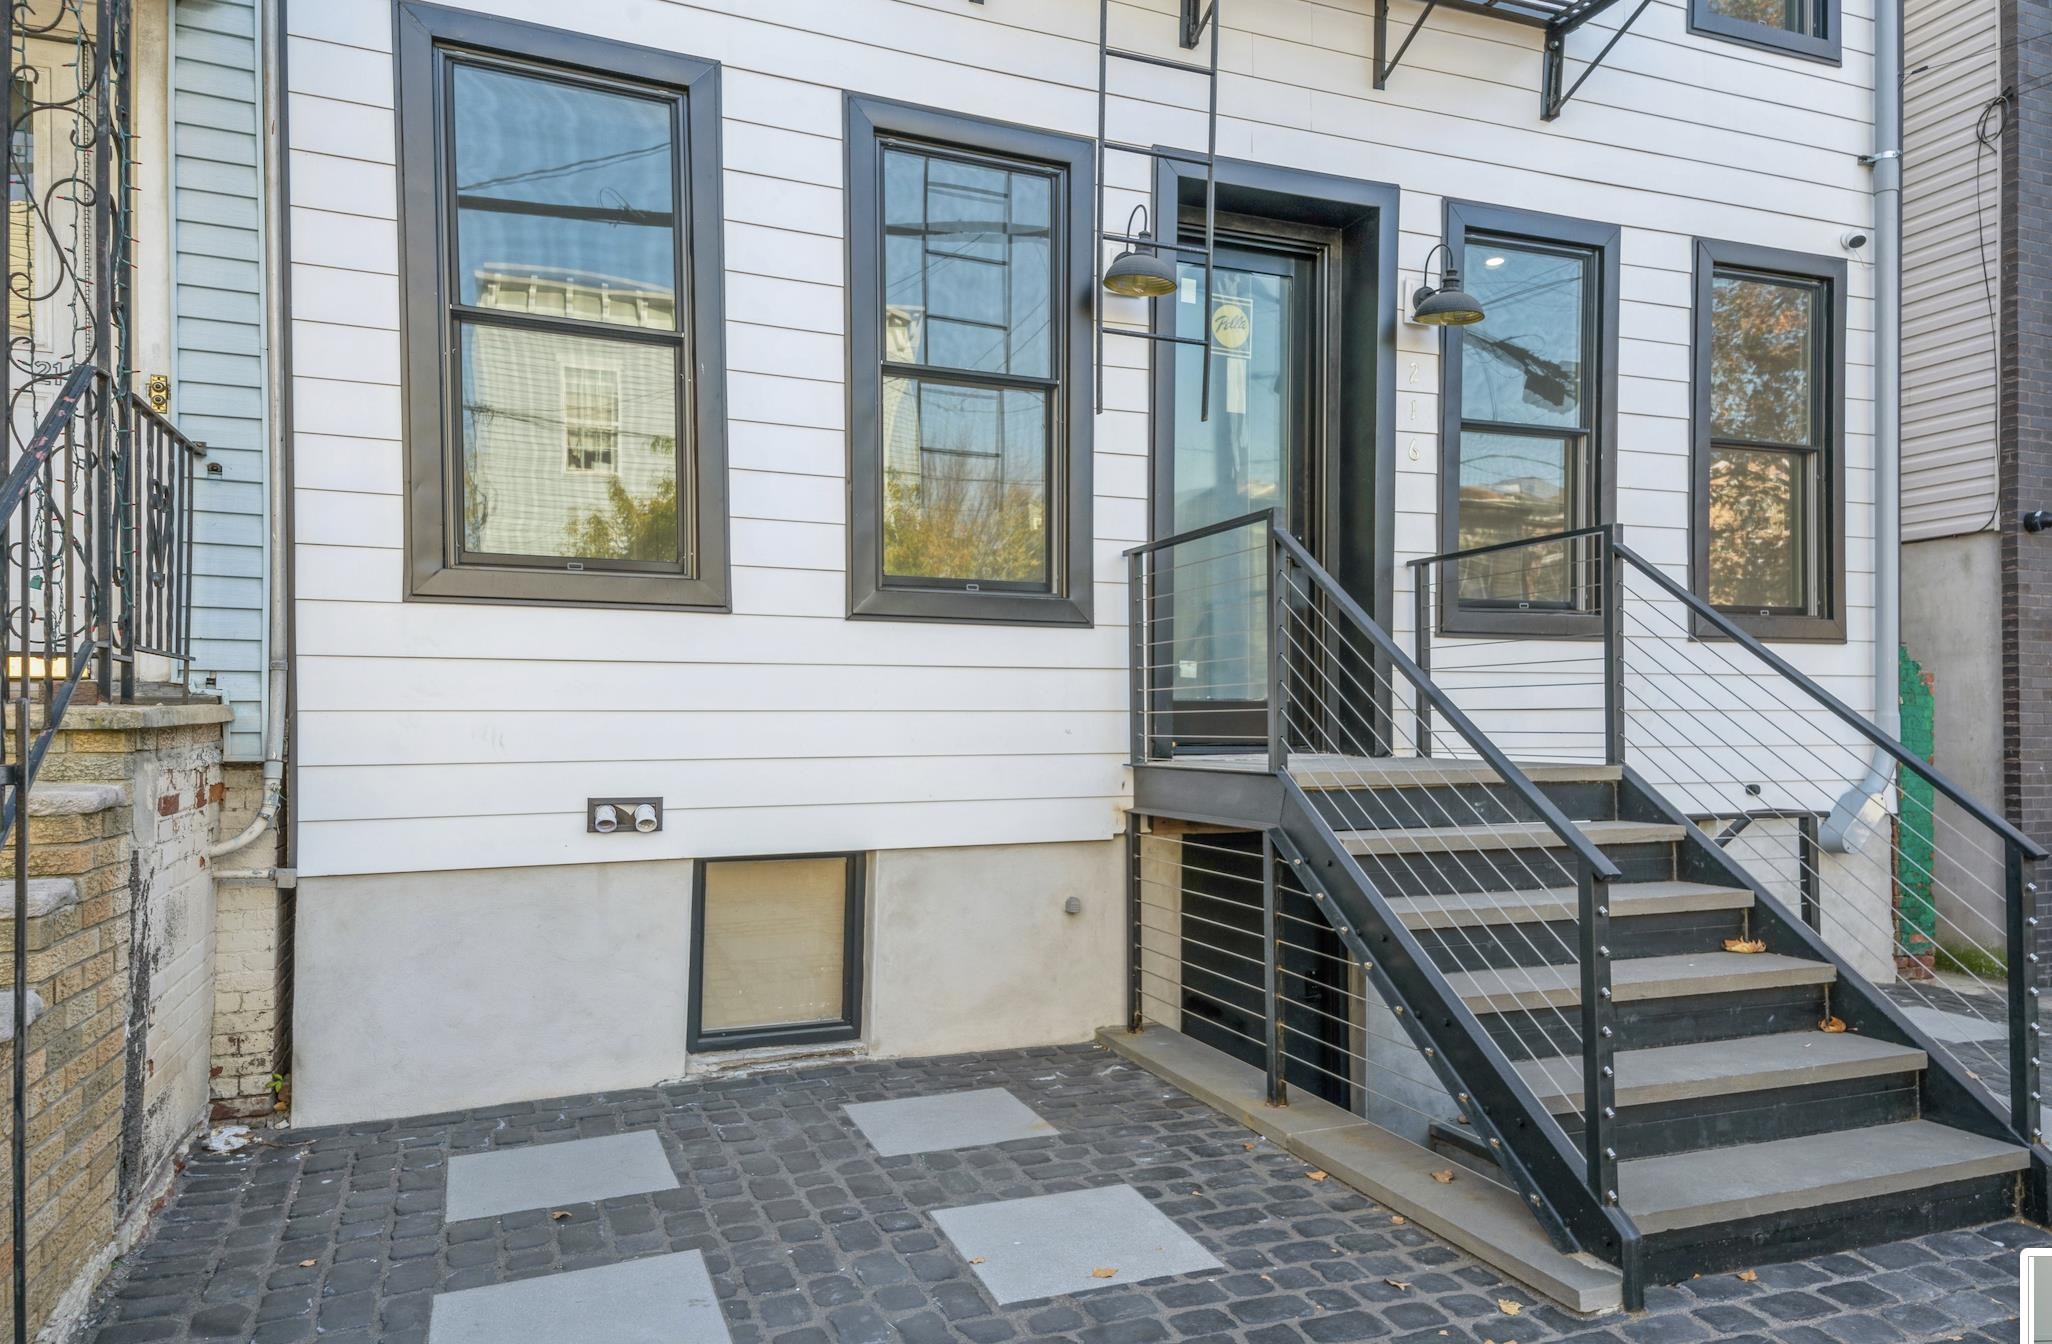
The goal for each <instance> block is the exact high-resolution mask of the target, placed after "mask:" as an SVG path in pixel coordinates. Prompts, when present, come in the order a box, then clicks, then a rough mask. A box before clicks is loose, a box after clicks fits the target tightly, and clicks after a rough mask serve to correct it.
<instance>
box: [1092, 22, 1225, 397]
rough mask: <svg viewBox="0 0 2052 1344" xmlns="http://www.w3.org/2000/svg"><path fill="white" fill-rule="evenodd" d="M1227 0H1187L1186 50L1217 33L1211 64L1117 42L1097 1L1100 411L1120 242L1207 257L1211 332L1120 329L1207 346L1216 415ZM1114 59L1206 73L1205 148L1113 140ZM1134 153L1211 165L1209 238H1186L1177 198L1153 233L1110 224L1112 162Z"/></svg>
mask: <svg viewBox="0 0 2052 1344" xmlns="http://www.w3.org/2000/svg"><path fill="white" fill-rule="evenodd" d="M1222 3H1223V0H1209V3H1206V2H1205V0H1181V6H1182V13H1181V16H1180V20H1179V22H1180V31H1179V33H1178V36H1177V41H1178V42H1179V43H1180V44H1181V46H1182V48H1183V49H1184V50H1185V51H1194V50H1195V49H1196V47H1197V44H1198V43H1199V42H1202V41H1205V40H1206V34H1207V31H1208V33H1209V44H1208V50H1209V58H1208V61H1207V63H1206V64H1204V65H1195V64H1192V63H1191V62H1189V61H1179V60H1176V59H1175V58H1173V57H1168V56H1156V55H1153V54H1152V53H1150V52H1144V51H1135V50H1133V49H1131V48H1127V47H1114V46H1113V45H1112V44H1111V7H1112V0H1097V183H1096V185H1097V216H1096V217H1097V270H1096V280H1097V284H1096V286H1095V288H1094V289H1093V290H1092V304H1091V313H1092V319H1091V325H1092V328H1093V331H1094V335H1095V340H1096V350H1095V352H1094V355H1095V365H1094V381H1095V384H1096V387H1095V398H1094V401H1093V409H1095V410H1096V411H1099V412H1102V411H1103V410H1104V338H1105V333H1106V331H1107V330H1108V327H1107V323H1106V314H1105V303H1104V298H1105V293H1106V291H1105V288H1104V271H1105V264H1106V263H1105V254H1104V245H1105V244H1106V243H1117V244H1119V245H1120V246H1122V247H1128V248H1144V249H1147V250H1149V251H1154V252H1163V251H1166V252H1169V253H1171V254H1173V255H1176V256H1202V257H1203V258H1204V307H1203V308H1202V309H1201V310H1199V311H1201V312H1202V313H1203V314H1204V315H1205V318H1204V334H1203V335H1201V336H1182V335H1178V334H1177V333H1176V331H1175V329H1174V325H1173V324H1171V325H1170V328H1169V329H1168V330H1167V331H1156V330H1147V331H1140V330H1135V329H1133V328H1131V327H1120V328H1119V329H1118V334H1119V335H1121V336H1131V337H1134V338H1137V339H1139V340H1145V341H1153V342H1158V343H1163V344H1167V345H1170V346H1183V345H1187V346H1195V347H1197V348H1198V349H1200V350H1202V351H1204V352H1205V356H1204V359H1203V360H1202V364H1203V375H1202V377H1203V386H1202V390H1201V392H1200V393H1199V401H1198V414H1199V417H1200V418H1201V419H1205V420H1209V419H1210V418H1211V358H1210V347H1211V333H1210V313H1211V293H1212V275H1213V268H1214V266H1215V265H1216V263H1217V253H1218V32H1219V26H1220V25H1219V5H1220V4H1222ZM1113 61H1130V62H1133V63H1135V64H1139V65H1151V66H1155V67H1157V68H1159V69H1163V70H1174V71H1178V72H1180V73H1183V74H1187V75H1198V76H1201V77H1202V78H1203V79H1204V81H1205V85H1206V100H1205V118H1204V152H1203V153H1202V154H1199V153H1196V152H1195V151H1192V150H1182V149H1168V148H1164V147H1162V146H1158V145H1141V144H1135V143H1132V142H1130V141H1124V140H1113V139H1111V138H1110V137H1109V135H1108V134H1107V132H1108V130H1109V121H1110V110H1109V104H1110V102H1111V90H1110V86H1109V84H1108V82H1107V81H1108V77H1109V75H1110V71H1111V63H1112V62H1113ZM1110 154H1133V155H1138V156H1139V157H1142V158H1144V159H1146V160H1147V161H1148V162H1149V163H1150V164H1154V165H1156V166H1159V165H1160V164H1161V163H1163V162H1170V163H1182V164H1190V165H1195V166H1201V167H1202V168H1203V169H1204V242H1203V244H1202V245H1201V246H1200V245H1198V244H1196V243H1185V242H1181V241H1179V232H1180V230H1179V226H1178V221H1177V219H1176V215H1177V214H1179V213H1180V211H1179V209H1178V207H1177V204H1176V202H1175V201H1173V200H1171V201H1169V202H1167V203H1166V206H1167V210H1168V212H1169V215H1170V217H1169V218H1168V219H1166V220H1161V219H1157V220H1154V221H1152V223H1153V236H1150V235H1149V233H1148V232H1147V231H1145V230H1143V231H1142V232H1140V233H1137V234H1136V233H1133V232H1132V231H1131V220H1130V218H1129V219H1128V223H1127V227H1126V228H1125V229H1124V230H1121V231H1118V232H1113V231H1112V230H1110V229H1107V228H1106V227H1105V222H1104V200H1105V188H1104V165H1105V159H1106V156H1107V155H1110Z"/></svg>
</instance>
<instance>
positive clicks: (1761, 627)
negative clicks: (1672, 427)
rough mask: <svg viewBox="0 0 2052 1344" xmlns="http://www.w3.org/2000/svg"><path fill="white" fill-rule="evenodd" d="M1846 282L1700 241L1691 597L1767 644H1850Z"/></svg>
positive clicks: (1813, 264)
mask: <svg viewBox="0 0 2052 1344" xmlns="http://www.w3.org/2000/svg"><path fill="white" fill-rule="evenodd" d="M1845 275H1846V268H1845V263H1844V261H1842V260H1839V259H1836V258H1831V257H1819V256H1810V255H1807V254H1804V253H1799V252H1784V251H1781V250H1779V249H1775V248H1763V247H1752V246H1747V245H1743V244H1737V243H1719V242H1709V241H1705V240H1701V239H1699V240H1698V241H1697V243H1696V283H1695V303H1696V307H1695V324H1696V335H1695V414H1694V417H1693V418H1694V431H1695V452H1694V458H1695V492H1694V494H1695V506H1694V510H1693V522H1694V534H1695V535H1694V545H1693V547H1692V550H1693V558H1694V567H1693V568H1694V577H1695V590H1696V592H1697V593H1698V594H1700V595H1701V596H1702V597H1703V598H1704V599H1705V600H1707V601H1708V602H1710V603H1711V604H1712V605H1713V606H1715V607H1717V608H1718V609H1719V610H1721V611H1723V612H1725V613H1726V614H1728V615H1729V616H1731V617H1732V619H1733V620H1734V621H1735V622H1736V623H1737V624H1739V625H1740V626H1742V627H1743V628H1744V629H1746V631H1747V632H1748V633H1750V634H1753V635H1756V636H1760V637H1762V638H1777V639H1818V640H1842V639H1844V638H1845V609H1844V591H1845V453H1844V443H1845V426H1844V415H1843V412H1842V409H1841V408H1842V407H1843V405H1844V402H1845Z"/></svg>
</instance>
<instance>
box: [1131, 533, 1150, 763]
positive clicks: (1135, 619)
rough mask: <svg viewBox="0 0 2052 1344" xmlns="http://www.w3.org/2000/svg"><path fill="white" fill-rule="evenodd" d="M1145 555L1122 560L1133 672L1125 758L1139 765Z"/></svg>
mask: <svg viewBox="0 0 2052 1344" xmlns="http://www.w3.org/2000/svg"><path fill="white" fill-rule="evenodd" d="M1145 562H1146V556H1144V555H1143V554H1141V553H1140V552H1139V551H1135V552H1133V553H1132V554H1131V555H1129V556H1127V557H1126V593H1127V598H1126V605H1127V613H1126V622H1127V624H1129V625H1130V626H1132V630H1131V632H1130V634H1129V635H1128V637H1127V641H1126V642H1127V645H1128V648H1127V650H1126V656H1127V657H1128V658H1130V659H1131V660H1132V663H1133V669H1132V671H1131V673H1130V674H1129V675H1128V678H1127V689H1128V694H1129V695H1130V698H1131V704H1130V706H1129V707H1128V712H1129V715H1130V717H1131V719H1132V722H1131V723H1130V724H1129V725H1128V728H1127V731H1128V733H1129V735H1130V740H1129V741H1128V743H1127V755H1128V756H1129V758H1130V761H1131V764H1133V765H1141V764H1144V763H1145V762H1146V760H1147V688H1148V677H1147V650H1148V644H1149V635H1150V633H1151V631H1150V630H1149V629H1148V620H1147V588H1146V584H1147V570H1146V567H1145Z"/></svg>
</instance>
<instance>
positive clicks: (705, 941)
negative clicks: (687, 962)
mask: <svg viewBox="0 0 2052 1344" xmlns="http://www.w3.org/2000/svg"><path fill="white" fill-rule="evenodd" d="M699 874H700V876H699V890H698V899H697V903H696V904H697V911H696V914H697V918H696V920H695V923H696V928H695V930H694V934H695V936H694V938H693V951H692V961H693V971H694V975H693V979H694V981H695V983H696V986H697V993H696V994H695V995H694V996H693V1000H692V1023H691V1038H692V1039H691V1046H692V1048H693V1049H736V1048H740V1047H744V1046H756V1045H774V1044H783V1043H802V1042H815V1041H830V1040H844V1039H848V1038H850V1037H853V1036H854V1035H855V1034H856V1031H857V1007H858V1004H859V1000H860V984H861V972H860V967H861V929H862V891H861V864H860V861H859V858H858V856H855V855H846V854H836V855H829V856H822V857H804V858H774V859H721V860H716V861H711V862H707V863H704V864H701V865H700V867H699Z"/></svg>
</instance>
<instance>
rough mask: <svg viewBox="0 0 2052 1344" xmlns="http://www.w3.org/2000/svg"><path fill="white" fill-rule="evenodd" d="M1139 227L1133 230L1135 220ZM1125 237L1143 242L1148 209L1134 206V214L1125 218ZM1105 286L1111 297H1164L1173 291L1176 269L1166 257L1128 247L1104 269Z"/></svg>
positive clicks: (1151, 250) (1145, 237)
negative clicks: (1113, 295)
mask: <svg viewBox="0 0 2052 1344" xmlns="http://www.w3.org/2000/svg"><path fill="white" fill-rule="evenodd" d="M1136 220H1137V221H1138V222H1139V228H1137V229H1136V228H1134V221H1136ZM1126 237H1127V238H1129V239H1133V240H1136V241H1140V242H1144V241H1145V240H1147V239H1148V238H1150V237H1151V235H1150V234H1149V233H1148V231H1147V207H1146V206H1144V205H1136V206H1134V207H1133V213H1132V214H1130V215H1128V216H1127V217H1126ZM1104 287H1105V288H1106V289H1108V290H1110V291H1111V292H1112V293H1114V294H1121V295H1124V296H1125V297H1126V298H1129V299H1158V298H1160V297H1162V295H1164V294H1173V293H1175V292H1176V267H1175V263H1174V262H1171V261H1170V260H1169V259H1168V258H1167V257H1164V256H1162V255H1161V254H1160V253H1158V252H1156V251H1155V250H1154V249H1153V248H1151V247H1150V248H1148V250H1146V251H1145V252H1142V251H1141V250H1140V249H1139V248H1138V247H1136V246H1133V245H1131V244H1129V245H1128V246H1127V248H1126V250H1125V251H1123V252H1121V253H1119V255H1118V256H1116V257H1114V258H1112V264H1111V265H1109V266H1107V267H1105V270H1104Z"/></svg>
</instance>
